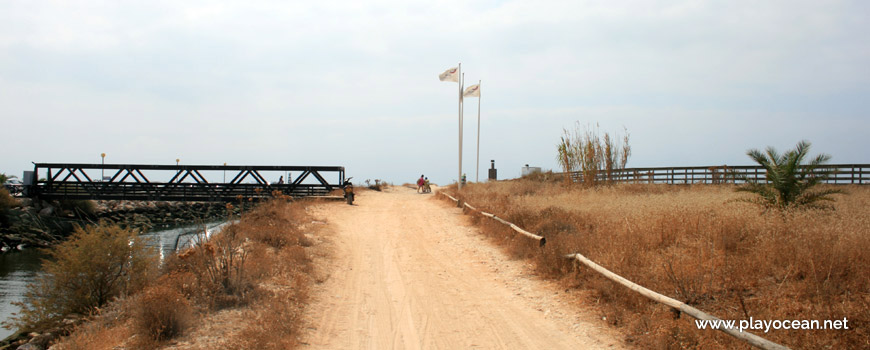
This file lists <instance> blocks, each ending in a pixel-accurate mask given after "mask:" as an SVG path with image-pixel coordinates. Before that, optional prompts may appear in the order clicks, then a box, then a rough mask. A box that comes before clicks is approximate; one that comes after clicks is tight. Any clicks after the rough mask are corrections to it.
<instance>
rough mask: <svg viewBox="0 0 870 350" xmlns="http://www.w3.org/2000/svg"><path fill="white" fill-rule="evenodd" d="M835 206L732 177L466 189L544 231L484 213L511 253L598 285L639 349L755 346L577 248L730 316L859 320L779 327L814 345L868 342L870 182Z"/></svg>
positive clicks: (785, 337) (472, 198) (481, 202)
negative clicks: (679, 310)
mask: <svg viewBox="0 0 870 350" xmlns="http://www.w3.org/2000/svg"><path fill="white" fill-rule="evenodd" d="M847 190H848V191H849V192H850V195H847V196H843V197H842V198H840V199H839V200H838V202H837V203H836V208H837V209H836V210H835V211H833V212H825V211H812V210H811V211H793V212H787V213H784V214H778V213H774V212H767V213H763V212H762V211H761V210H760V209H758V208H757V207H755V206H753V205H750V204H747V203H734V202H733V201H732V200H733V199H735V198H738V197H740V196H741V195H740V194H736V193H734V192H733V187H731V186H727V185H720V186H702V185H697V186H670V185H623V186H615V187H602V188H595V189H579V188H568V187H565V186H564V185H561V184H558V183H555V182H552V181H550V182H540V181H531V180H528V179H526V180H518V181H509V182H494V183H487V184H471V185H469V186H467V187H465V188H464V189H463V193H462V195H461V198H462V199H463V200H467V201H468V202H469V203H470V204H472V205H474V206H476V207H478V208H480V209H483V210H485V211H488V212H491V213H494V214H496V215H499V216H501V217H504V218H505V219H506V220H508V221H511V222H513V223H516V224H517V225H519V226H520V227H523V228H525V229H527V230H529V231H531V232H535V233H538V234H541V235H543V236H545V237H546V238H547V241H548V244H547V246H546V247H545V248H543V249H540V248H537V245H535V244H531V243H530V242H529V241H528V240H526V239H524V238H523V237H521V236H518V235H516V234H514V233H513V231H512V230H510V229H509V228H506V227H505V226H503V225H501V224H498V223H495V222H494V221H492V220H488V219H487V220H484V219H482V217H480V216H477V218H476V219H475V220H476V221H477V222H478V223H479V224H480V225H481V227H482V228H483V231H484V232H486V233H487V234H488V235H490V236H491V237H492V238H493V239H494V240H496V241H498V242H499V243H501V244H503V245H504V246H505V247H506V249H508V250H509V251H510V252H511V253H512V254H513V255H514V256H517V257H522V258H528V259H532V260H533V261H534V262H535V263H536V266H537V268H538V270H539V271H540V272H541V273H542V274H544V275H547V276H551V277H554V278H560V279H563V280H564V281H565V283H569V284H571V285H574V286H577V287H579V288H585V289H589V290H591V291H593V292H592V298H593V301H598V302H603V304H604V305H605V307H604V313H605V314H604V315H602V316H605V317H606V318H607V320H608V322H610V323H612V324H613V325H616V326H618V327H621V328H623V329H624V330H625V331H626V333H627V334H628V340H629V341H630V342H633V343H635V344H637V345H639V346H640V347H641V348H697V349H730V348H736V347H746V346H745V345H741V344H740V343H739V342H737V341H736V340H734V339H732V338H731V337H729V336H727V335H724V334H722V333H720V332H716V331H710V330H705V331H700V330H698V329H696V327H695V323H694V322H693V321H691V318H690V317H688V316H684V317H681V318H679V319H675V316H676V314H674V313H673V312H671V311H670V310H669V309H668V308H666V307H664V306H661V305H658V304H655V303H653V302H651V301H648V300H646V299H645V298H643V297H640V296H638V295H636V294H634V293H633V292H631V291H629V290H628V289H626V288H624V287H621V286H619V285H616V284H614V283H612V282H610V281H609V280H606V279H604V278H603V277H600V276H598V275H597V274H595V273H594V272H590V271H589V270H588V269H585V268H579V269H578V268H577V267H576V266H574V265H573V263H571V262H570V261H568V260H566V259H564V258H562V256H563V255H564V254H568V253H573V252H579V253H581V254H584V255H585V256H587V257H589V258H590V259H592V260H593V261H595V262H597V263H599V264H601V265H602V266H604V267H606V268H608V269H610V270H611V271H614V272H616V273H617V274H620V275H622V276H624V277H626V278H628V279H630V280H632V281H634V282H637V283H639V284H641V285H644V286H646V287H648V288H650V289H653V290H655V291H658V292H660V293H663V294H666V295H669V296H671V297H674V298H676V299H679V300H681V301H684V302H686V303H688V304H690V305H693V306H695V307H697V308H699V309H701V310H704V311H707V312H709V313H711V314H713V315H716V316H718V317H720V318H723V319H748V318H749V317H752V318H753V319H763V320H791V319H798V320H803V319H810V320H813V319H817V320H828V319H831V320H834V319H843V318H844V317H845V318H847V319H848V320H849V325H850V326H851V327H850V328H851V329H850V330H771V331H770V333H768V334H760V335H762V336H764V337H766V338H768V339H770V340H772V341H775V342H779V343H782V344H785V345H790V346H793V347H805V348H836V349H846V348H868V347H870V328H868V327H867V325H868V324H870V274H868V273H867V266H870V217H868V215H867V208H868V206H870V188H867V187H857V186H856V187H850V188H847Z"/></svg>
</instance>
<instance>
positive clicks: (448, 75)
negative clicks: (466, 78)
mask: <svg viewBox="0 0 870 350" xmlns="http://www.w3.org/2000/svg"><path fill="white" fill-rule="evenodd" d="M438 79H441V81H455V82H457V83H458V82H459V67H453V68H450V69H448V70H446V71H444V73H441V74H440V75H438Z"/></svg>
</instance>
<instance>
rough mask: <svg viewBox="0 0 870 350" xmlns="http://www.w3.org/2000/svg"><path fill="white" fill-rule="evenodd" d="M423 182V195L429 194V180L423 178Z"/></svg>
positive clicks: (430, 190)
mask: <svg viewBox="0 0 870 350" xmlns="http://www.w3.org/2000/svg"><path fill="white" fill-rule="evenodd" d="M423 180H424V181H423V193H430V192H432V187H431V186H429V178H428V177H427V178H425V179H423Z"/></svg>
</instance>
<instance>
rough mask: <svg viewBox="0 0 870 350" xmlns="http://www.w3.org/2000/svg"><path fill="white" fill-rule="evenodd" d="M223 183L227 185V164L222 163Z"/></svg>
mask: <svg viewBox="0 0 870 350" xmlns="http://www.w3.org/2000/svg"><path fill="white" fill-rule="evenodd" d="M224 183H227V162H224Z"/></svg>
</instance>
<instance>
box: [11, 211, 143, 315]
mask: <svg viewBox="0 0 870 350" xmlns="http://www.w3.org/2000/svg"><path fill="white" fill-rule="evenodd" d="M46 253H47V254H48V259H45V260H44V261H43V264H42V267H43V274H41V275H40V276H38V277H37V279H36V282H35V283H34V284H32V285H30V286H29V289H28V291H27V292H26V293H25V296H24V302H23V303H19V304H18V306H20V307H21V312H20V313H19V314H18V315H16V316H15V317H14V318H13V320H12V321H11V322H5V323H4V325H5V326H7V327H13V326H14V327H18V328H23V329H40V328H43V327H48V326H51V325H53V324H55V323H56V322H57V321H59V319H60V318H62V317H63V316H64V315H67V314H71V313H78V314H88V313H90V312H92V311H94V310H95V309H96V308H98V307H101V306H103V305H105V304H106V303H107V302H109V301H111V300H112V299H114V298H116V297H120V296H124V295H129V294H132V293H135V292H136V291H138V290H141V289H142V288H143V287H144V286H145V285H146V284H147V283H148V281H149V280H151V279H152V278H153V277H154V276H155V273H156V269H157V261H156V258H157V255H156V252H155V249H154V248H152V247H148V246H147V245H146V244H145V241H144V240H143V238H141V237H139V236H138V235H137V233H136V232H135V231H132V230H126V229H122V228H121V227H119V226H117V225H111V224H108V223H104V222H101V223H100V224H99V225H95V226H87V227H86V228H77V229H76V230H75V232H74V233H73V235H72V236H71V237H70V238H69V240H67V241H65V242H63V243H60V244H58V245H56V246H54V247H52V248H50V249H46Z"/></svg>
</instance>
